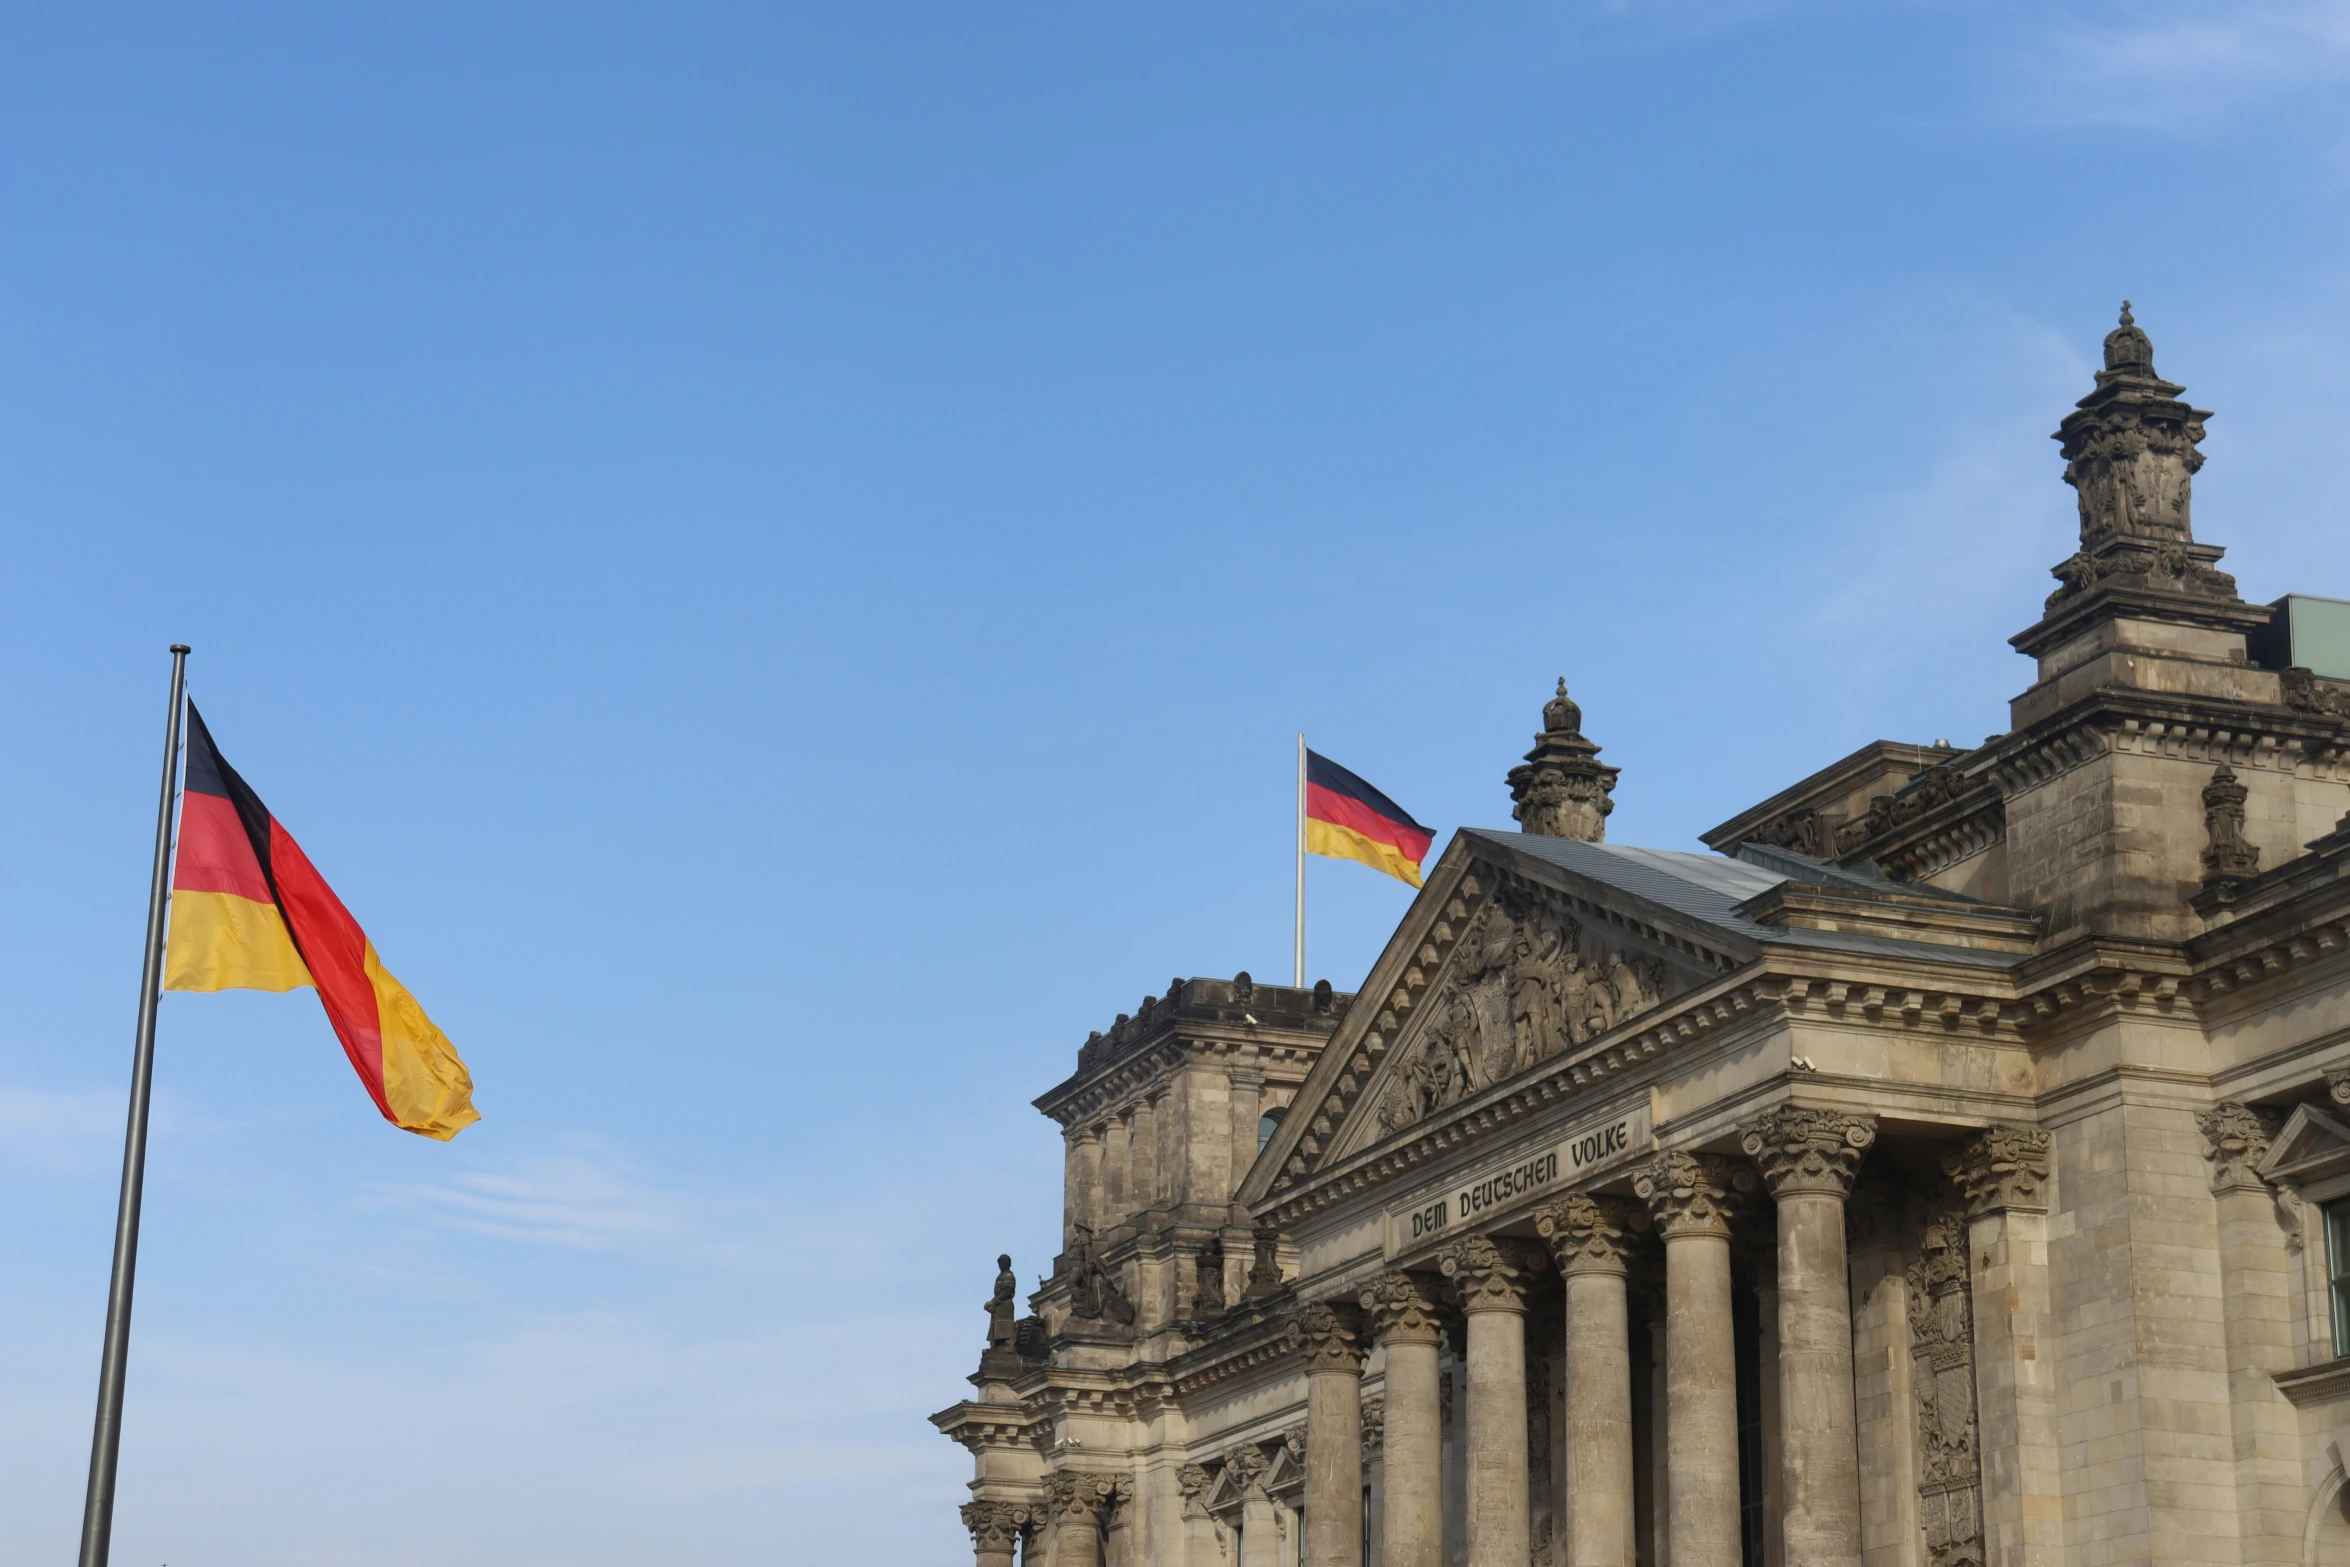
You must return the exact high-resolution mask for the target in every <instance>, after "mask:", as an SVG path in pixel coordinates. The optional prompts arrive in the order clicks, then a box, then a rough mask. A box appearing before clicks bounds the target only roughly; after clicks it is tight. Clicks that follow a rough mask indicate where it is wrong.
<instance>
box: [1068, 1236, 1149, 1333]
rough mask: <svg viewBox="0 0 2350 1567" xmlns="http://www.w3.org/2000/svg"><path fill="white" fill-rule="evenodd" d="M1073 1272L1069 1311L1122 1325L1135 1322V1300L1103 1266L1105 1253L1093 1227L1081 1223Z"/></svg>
mask: <svg viewBox="0 0 2350 1567" xmlns="http://www.w3.org/2000/svg"><path fill="white" fill-rule="evenodd" d="M1070 1271H1071V1272H1072V1273H1073V1274H1075V1275H1076V1277H1075V1278H1074V1279H1073V1280H1072V1281H1071V1282H1070V1285H1069V1314H1070V1315H1071V1316H1073V1317H1081V1318H1084V1319H1085V1320H1086V1321H1089V1322H1114V1323H1116V1324H1117V1325H1118V1326H1120V1327H1130V1326H1132V1325H1133V1323H1134V1302H1132V1301H1130V1300H1128V1299H1127V1298H1126V1292H1125V1291H1124V1290H1123V1289H1121V1288H1119V1287H1118V1281H1117V1279H1115V1278H1114V1277H1112V1276H1111V1274H1110V1271H1109V1269H1107V1268H1105V1267H1103V1266H1102V1260H1101V1253H1100V1252H1099V1251H1098V1250H1097V1249H1096V1248H1095V1246H1094V1239H1093V1228H1092V1226H1090V1225H1087V1224H1079V1225H1078V1226H1077V1242H1076V1245H1075V1246H1074V1247H1073V1248H1072V1250H1071V1254H1070Z"/></svg>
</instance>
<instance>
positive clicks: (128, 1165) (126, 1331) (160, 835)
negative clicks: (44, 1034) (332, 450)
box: [81, 642, 188, 1567]
mask: <svg viewBox="0 0 2350 1567" xmlns="http://www.w3.org/2000/svg"><path fill="white" fill-rule="evenodd" d="M187 688H188V647H187V644H185V643H182V642H174V643H173V644H172V645H171V714H170V716H169V718H167V719H166V720H165V722H164V728H163V797H162V799H161V801H160V802H159V803H158V804H157V805H156V807H155V876H154V880H153V882H152V883H151V884H150V886H149V888H148V892H147V956H146V964H145V967H144V968H143V969H142V970H141V972H140V975H139V1033H138V1043H137V1045H136V1046H135V1047H134V1048H133V1050H132V1052H131V1114H130V1126H129V1128H128V1129H127V1130H126V1131H125V1132H124V1134H123V1147H122V1203H121V1206H120V1207H119V1208H117V1209H116V1210H115V1216H114V1277H113V1280H112V1282H111V1283H109V1284H108V1286H107V1289H106V1349H105V1353H104V1354H103V1355H101V1356H100V1358H99V1362H98V1427H97V1431H96V1432H95V1434H94V1435H93V1436H92V1437H91V1440H90V1491H89V1496H88V1498H87V1499H86V1500H85V1501H84V1502H83V1504H82V1555H81V1567H106V1557H107V1553H108V1552H109V1551H110V1550H112V1549H113V1545H114V1471H115V1462H116V1460H117V1459H118V1458H120V1457H121V1455H122V1384H123V1371H124V1366H125V1362H126V1361H127V1360H128V1359H129V1356H130V1344H131V1281H132V1277H133V1275H135V1274H136V1273H137V1272H138V1267H139V1196H140V1193H141V1190H142V1189H143V1188H144V1186H145V1185H146V1179H147V1100H148V1094H149V1090H150V1089H152V1088H153V1087H154V1083H155V1005H156V1001H157V999H158V997H159V996H160V994H161V991H162V985H163V911H164V903H165V900H166V898H167V897H168V893H167V891H166V888H167V886H168V883H169V879H170V876H171V808H172V803H173V797H174V795H176V794H177V793H178V783H179V760H180V714H181V713H182V712H184V711H185V710H186V708H185V701H184V699H185V697H186V695H187Z"/></svg>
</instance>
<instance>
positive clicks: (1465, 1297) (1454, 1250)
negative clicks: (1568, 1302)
mask: <svg viewBox="0 0 2350 1567" xmlns="http://www.w3.org/2000/svg"><path fill="white" fill-rule="evenodd" d="M1437 1265H1438V1266H1439V1267H1440V1268H1442V1269H1443V1270H1444V1276H1445V1278H1446V1280H1447V1281H1449V1282H1450V1283H1451V1285H1452V1290H1453V1295H1454V1297H1455V1298H1456V1299H1458V1300H1459V1302H1460V1307H1461V1312H1462V1314H1463V1315H1464V1316H1466V1317H1467V1318H1468V1333H1467V1335H1466V1336H1467V1340H1468V1342H1467V1344H1466V1346H1465V1347H1464V1349H1463V1352H1462V1356H1461V1360H1462V1366H1463V1370H1464V1374H1465V1375H1466V1377H1467V1378H1468V1384H1469V1386H1468V1392H1469V1421H1468V1425H1469V1433H1468V1434H1469V1452H1468V1482H1469V1484H1468V1492H1469V1495H1468V1504H1469V1505H1468V1515H1469V1518H1468V1521H1469V1562H1468V1567H1523V1563H1524V1562H1525V1561H1526V1559H1527V1553H1528V1551H1529V1550H1530V1549H1531V1547H1532V1543H1533V1542H1532V1541H1531V1540H1530V1539H1529V1538H1528V1531H1527V1511H1526V1484H1527V1475H1526V1462H1527V1453H1526V1291H1527V1289H1528V1287H1529V1286H1530V1285H1531V1284H1532V1282H1533V1279H1532V1275H1533V1272H1534V1267H1535V1259H1534V1256H1533V1254H1532V1252H1531V1251H1530V1249H1528V1248H1527V1247H1524V1246H1522V1245H1520V1244H1518V1243H1516V1242H1512V1241H1498V1240H1494V1239H1492V1238H1491V1237H1489V1236H1484V1235H1476V1236H1471V1237H1469V1238H1468V1239H1466V1240H1459V1241H1454V1242H1453V1243H1452V1244H1451V1245H1449V1246H1447V1247H1445V1248H1444V1251H1443V1253H1442V1255H1441V1256H1440V1257H1439V1259H1438V1264H1437Z"/></svg>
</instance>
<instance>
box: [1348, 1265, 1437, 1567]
mask: <svg viewBox="0 0 2350 1567" xmlns="http://www.w3.org/2000/svg"><path fill="white" fill-rule="evenodd" d="M1363 1309H1364V1310H1365V1311H1366V1312H1368V1313H1370V1317H1371V1328H1372V1332H1373V1333H1374V1334H1375V1335H1376V1336H1377V1338H1378V1340H1379V1347H1380V1349H1381V1350H1382V1351H1383V1352H1384V1353H1385V1356H1386V1362H1387V1400H1386V1409H1385V1424H1384V1434H1383V1436H1382V1438H1381V1440H1382V1442H1383V1444H1384V1450H1385V1463H1384V1466H1383V1467H1384V1468H1385V1471H1386V1474H1385V1479H1384V1483H1383V1484H1382V1485H1381V1487H1380V1489H1381V1492H1382V1495H1381V1498H1380V1511H1379V1535H1380V1538H1381V1540H1382V1541H1383V1542H1384V1544H1385V1550H1386V1554H1385V1556H1384V1557H1383V1558H1382V1559H1381V1567H1443V1562H1444V1503H1443V1484H1444V1429H1443V1426H1442V1424H1441V1416H1440V1414H1439V1412H1438V1409H1437V1388H1436V1346H1437V1341H1438V1339H1439V1338H1440V1336H1441V1334H1440V1332H1439V1324H1440V1322H1441V1321H1442V1313H1441V1308H1440V1307H1439V1305H1438V1303H1437V1298H1436V1291H1435V1287H1434V1286H1433V1285H1432V1284H1431V1283H1430V1281H1429V1280H1428V1279H1427V1278H1425V1277H1424V1276H1423V1275H1420V1274H1416V1273H1389V1274H1385V1275H1383V1276H1381V1277H1380V1279H1379V1280H1378V1282H1377V1283H1375V1284H1373V1285H1372V1286H1371V1287H1370V1288H1369V1289H1367V1290H1365V1291H1363Z"/></svg>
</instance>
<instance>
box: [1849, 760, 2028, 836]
mask: <svg viewBox="0 0 2350 1567" xmlns="http://www.w3.org/2000/svg"><path fill="white" fill-rule="evenodd" d="M1990 788H1991V783H1990V780H1989V779H1988V778H1980V777H1978V778H1969V777H1967V776H1966V775H1965V774H1963V773H1961V772H1960V771H1959V770H1958V769H1957V768H1956V767H1954V766H1952V765H1951V764H1950V763H1948V762H1938V763H1936V764H1935V765H1934V766H1932V767H1929V768H1927V769H1926V770H1925V771H1924V772H1921V773H1919V774H1917V775H1916V776H1915V777H1913V778H1911V779H1910V781H1909V782H1908V783H1906V784H1904V785H1903V786H1902V787H1901V789H1900V790H1899V792H1897V793H1894V794H1880V795H1877V796H1876V797H1874V798H1873V799H1871V800H1870V801H1869V808H1868V813H1867V814H1866V815H1864V816H1862V817H1861V818H1859V819H1858V820H1857V821H1851V822H1846V823H1845V824H1844V825H1843V826H1841V827H1839V828H1837V829H1836V847H1835V849H1834V850H1833V851H1832V852H1831V853H1830V854H1827V855H1824V856H1823V858H1828V859H1833V858H1835V857H1837V856H1839V855H1847V854H1851V853H1852V852H1854V851H1855V850H1857V849H1859V848H1860V847H1861V845H1863V844H1865V843H1868V842H1869V841H1870V840H1872V839H1875V838H1880V837H1883V836H1884V835H1885V834H1886V833H1889V832H1892V831H1894V830H1895V829H1897V828H1902V827H1906V826H1908V825H1909V824H1910V823H1911V822H1914V821H1916V820H1917V819H1918V818H1919V817H1921V816H1924V815H1925V814H1926V813H1927V812H1928V811H1932V810H1935V809H1937V808H1939V807H1940V806H1943V805H1946V804H1948V803H1949V802H1950V801H1952V800H1955V799H1958V798H1959V797H1960V796H1962V795H1970V796H1971V795H1978V794H1983V793H1985V792H1986V791H1988V790H1990Z"/></svg>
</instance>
